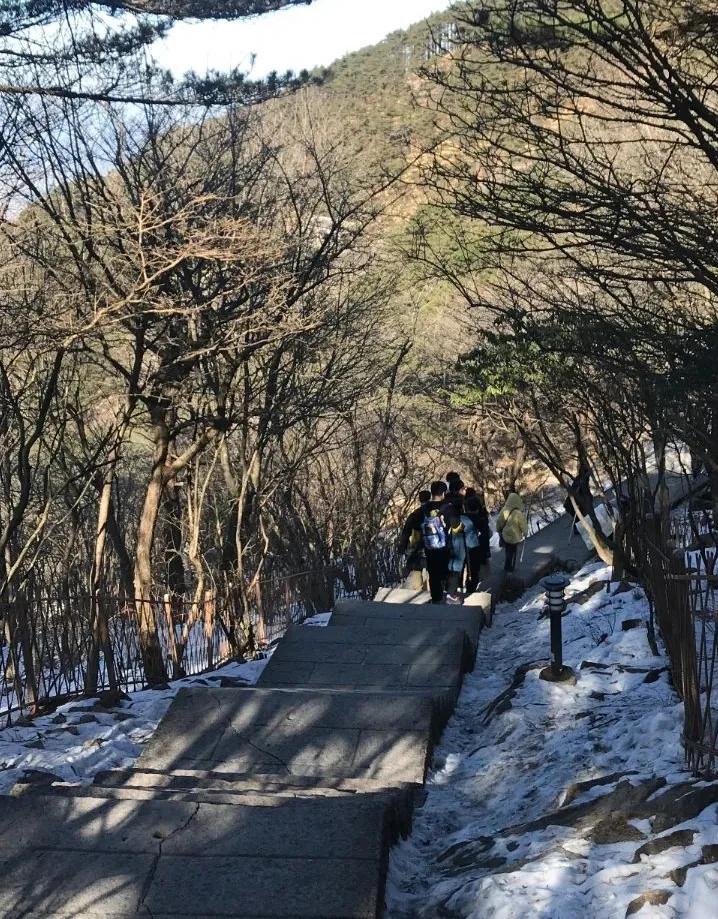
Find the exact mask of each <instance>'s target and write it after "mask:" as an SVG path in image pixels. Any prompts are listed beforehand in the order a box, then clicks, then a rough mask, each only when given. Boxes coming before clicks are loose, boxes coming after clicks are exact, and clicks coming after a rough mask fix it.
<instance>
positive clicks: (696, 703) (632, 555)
mask: <svg viewBox="0 0 718 919" xmlns="http://www.w3.org/2000/svg"><path fill="white" fill-rule="evenodd" d="M631 530H632V532H630V533H626V534H625V541H624V545H623V547H622V554H623V556H624V559H625V560H626V561H627V563H628V565H627V567H628V568H629V569H630V568H632V569H633V570H634V571H635V572H636V573H637V574H638V576H639V579H640V580H641V582H642V583H643V585H644V587H645V589H646V593H647V596H648V599H649V602H650V605H651V624H650V628H651V629H652V628H653V623H654V622H655V624H656V625H657V627H658V629H659V631H660V634H661V637H662V639H663V641H664V643H665V646H666V650H667V652H668V655H669V658H670V661H671V671H672V677H673V684H674V686H675V688H676V691H677V692H678V694H679V695H680V697H681V699H682V701H683V709H684V719H683V745H684V749H685V755H686V763H687V765H688V767H689V768H690V769H691V770H693V771H694V772H695V773H698V774H702V775H706V776H714V775H715V774H716V772H717V770H718V686H717V685H716V676H717V674H716V665H717V664H718V645H717V644H716V628H717V626H718V594H717V590H718V576H716V571H715V569H716V555H717V550H716V534H715V530H714V528H713V520H712V515H711V513H710V511H706V510H700V511H695V510H687V511H686V512H685V513H683V514H682V515H678V516H674V517H673V518H671V520H670V521H669V522H668V523H667V524H666V522H665V521H664V522H663V523H662V522H661V520H660V519H659V518H658V517H654V516H651V515H647V516H646V517H645V518H644V519H643V520H642V521H641V523H640V526H634V527H632V528H631Z"/></svg>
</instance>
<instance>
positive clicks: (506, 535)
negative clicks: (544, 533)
mask: <svg viewBox="0 0 718 919" xmlns="http://www.w3.org/2000/svg"><path fill="white" fill-rule="evenodd" d="M528 531H529V525H528V521H527V520H526V510H525V508H524V502H523V501H522V500H521V498H520V497H519V495H517V494H516V492H514V491H512V492H511V494H510V495H509V496H508V498H507V499H506V504H504V506H503V507H502V508H501V513H500V514H499V517H498V520H497V521H496V532H497V533H498V534H499V536H500V537H501V545H502V546H503V547H504V571H513V570H514V568H515V567H516V551H517V549H518V545H519V543H520V542H522V541H523V540H524V539H525V538H526V535H527V534H528Z"/></svg>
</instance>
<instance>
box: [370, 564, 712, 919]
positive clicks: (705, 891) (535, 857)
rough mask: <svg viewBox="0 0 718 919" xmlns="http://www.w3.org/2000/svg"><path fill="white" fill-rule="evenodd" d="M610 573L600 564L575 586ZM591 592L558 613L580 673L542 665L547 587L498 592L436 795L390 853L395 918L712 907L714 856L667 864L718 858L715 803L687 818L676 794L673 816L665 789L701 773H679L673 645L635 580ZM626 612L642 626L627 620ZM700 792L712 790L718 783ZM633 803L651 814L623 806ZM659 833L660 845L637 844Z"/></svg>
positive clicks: (707, 910) (566, 915)
mask: <svg viewBox="0 0 718 919" xmlns="http://www.w3.org/2000/svg"><path fill="white" fill-rule="evenodd" d="M609 576H610V571H609V569H607V568H606V567H605V566H603V565H602V564H600V563H593V564H591V565H589V566H587V567H585V568H584V569H583V570H582V571H581V572H579V574H578V575H576V576H575V577H574V579H573V582H572V584H571V587H570V588H569V590H568V592H567V595H569V596H570V595H571V594H575V593H578V592H581V591H583V590H585V589H586V588H587V587H588V586H589V584H591V583H592V582H594V581H597V580H604V581H607V580H608V578H609ZM625 586H626V585H624V588H625ZM617 587H618V585H617V584H615V583H614V584H613V585H611V590H612V591H615V590H616V589H617ZM583 599H584V601H585V602H584V603H583V604H582V605H578V604H572V605H570V606H569V609H568V612H567V614H566V615H565V616H564V619H563V629H564V649H565V650H564V662H565V663H567V664H569V665H570V666H572V667H573V668H574V669H575V670H576V671H577V674H578V683H577V685H576V686H570V685H565V684H551V683H547V682H544V681H542V680H540V679H539V669H540V662H541V661H542V660H543V661H545V660H546V659H547V658H548V657H549V650H548V649H549V623H548V620H546V619H540V620H539V619H538V616H539V614H540V613H541V611H542V607H543V595H542V592H541V589H540V588H536V589H534V590H533V591H532V592H530V593H527V594H526V595H524V597H523V598H522V599H521V600H520V601H518V602H517V603H515V604H511V605H509V604H504V605H502V606H500V607H499V608H498V611H497V615H496V617H495V620H494V625H493V627H492V628H491V629H490V630H486V631H484V633H483V634H482V636H481V643H480V650H479V656H478V659H477V663H476V669H475V671H474V673H472V674H470V675H469V676H468V677H467V679H466V681H465V684H464V688H463V691H462V694H461V698H460V701H459V705H458V707H457V710H456V713H455V716H454V718H453V719H452V720H451V722H450V724H449V726H448V728H447V730H446V732H445V735H444V738H443V742H442V744H441V746H440V748H439V749H438V750H437V754H436V758H435V764H434V770H433V772H432V774H431V775H430V777H429V780H428V784H427V789H428V797H427V800H426V803H425V804H424V806H423V807H422V808H421V810H419V811H418V812H417V814H416V817H415V820H414V829H413V832H412V835H411V837H410V838H409V839H408V840H406V841H405V842H403V843H401V844H400V846H398V847H397V848H396V849H395V850H394V852H393V854H392V858H391V866H390V872H389V882H388V903H387V905H388V909H387V915H388V916H390V917H393V919H399V917H402V919H403V917H410V916H411V917H475V919H479V917H480V919H525V917H532V919H533V917H537V919H584V917H586V919H593V917H595V919H604V917H605V919H616V917H621V919H622V917H624V916H625V915H626V914H627V911H628V910H629V908H630V909H631V910H632V913H631V914H634V913H635V914H636V915H639V913H638V908H639V907H640V905H641V903H642V902H643V901H642V900H637V899H636V898H638V897H641V896H643V895H646V894H648V895H649V896H648V899H649V901H651V900H652V901H654V903H653V905H651V903H650V902H648V903H647V905H644V906H643V908H642V909H641V910H640V915H639V919H646V917H649V916H650V917H668V916H671V917H674V916H686V917H690V919H704V917H709V916H710V917H712V919H715V917H718V871H717V870H716V866H715V865H714V864H710V863H708V864H706V865H704V866H697V867H694V868H691V869H690V870H688V871H687V872H685V873H681V872H680V871H679V872H678V873H677V874H675V876H674V877H671V872H673V871H675V869H677V868H680V867H681V866H686V865H688V864H691V863H695V862H696V861H697V860H700V859H701V858H702V859H703V860H707V859H709V858H710V857H712V855H713V854H715V859H714V861H718V850H717V851H716V852H715V853H714V852H713V850H712V848H711V846H713V845H714V844H715V843H718V824H717V822H716V811H717V809H718V805H716V804H712V805H709V806H708V807H703V806H702V805H701V804H699V805H698V806H697V809H698V811H702V812H701V813H693V814H692V819H690V820H689V821H687V823H685V822H684V823H680V820H679V816H680V813H681V807H682V806H683V805H681V804H679V805H676V806H675V807H674V809H675V810H676V813H677V814H678V816H677V817H676V816H674V817H673V818H671V817H670V816H666V813H667V809H670V808H669V804H666V803H665V802H666V800H668V799H669V798H670V800H671V801H672V800H673V798H675V797H677V796H678V792H679V791H680V792H681V794H683V789H682V788H681V786H680V785H679V784H678V783H682V782H687V781H690V780H691V777H690V775H689V774H688V773H686V772H685V771H683V762H682V749H681V743H680V734H681V720H682V706H681V704H680V702H679V700H678V698H677V696H676V694H675V692H674V691H673V689H672V688H671V686H670V684H669V680H668V672H667V669H666V665H667V661H666V659H665V658H664V657H663V656H658V657H656V656H654V655H653V653H652V651H651V648H650V646H649V644H648V641H647V631H646V628H645V622H646V620H647V618H648V604H647V601H646V599H645V597H644V595H643V593H642V591H641V590H640V589H639V588H636V587H630V588H629V589H627V590H626V589H624V590H623V591H622V592H620V593H616V594H608V593H606V590H605V585H601V589H600V590H599V592H597V593H594V594H593V595H592V596H590V597H589V598H586V597H584V598H583ZM630 620H640V623H638V624H636V623H635V622H634V623H631V622H630ZM624 622H625V623H626V626H631V625H633V626H634V627H631V628H628V629H627V630H625V631H624V628H622V626H623V624H624ZM521 668H523V669H521ZM512 685H513V687H514V691H513V692H512V691H509V692H505V691H506V690H507V688H510V687H511V686H512ZM656 777H658V778H656ZM599 778H601V779H603V783H602V784H596V785H593V786H589V787H587V788H583V789H582V788H580V787H578V788H576V787H572V786H575V785H576V783H580V782H589V781H590V780H592V779H599ZM661 786H662V787H661ZM696 788H697V789H699V790H700V789H701V786H700V784H699V785H698V786H695V787H694V786H691V789H690V790H691V793H693V792H694V791H695V789H696ZM673 792H675V794H673ZM700 794H707V795H708V800H709V801H710V800H711V799H715V800H717V801H718V788H717V787H715V786H712V787H708V788H705V787H704V788H703V789H702V791H700ZM661 795H664V796H665V798H662V799H661V801H660V802H658V803H655V804H654V801H658V798H659V797H660V796H661ZM688 798H690V795H688ZM633 799H635V801H634V803H633V804H631V803H630V802H631V801H632V800H633ZM681 800H682V799H681ZM690 800H691V801H692V800H693V799H692V798H691V799H690ZM669 803H670V802H669ZM564 804H566V805H570V807H568V808H567V809H566V810H564V811H561V812H560V813H559V814H558V815H556V814H555V813H552V812H555V811H556V810H557V809H558V808H560V807H561V805H564ZM654 809H655V810H656V811H657V813H658V816H657V817H656V816H655V815H654V814H653V810H654ZM684 809H685V807H684ZM693 810H694V811H695V810H696V807H695V806H694V808H693ZM631 813H636V814H645V816H642V817H641V818H636V819H626V818H625V816H623V815H624V814H628V815H629V817H630V814H631ZM549 815H550V816H549ZM542 818H543V819H542ZM671 819H673V820H674V822H675V824H676V825H670V823H671ZM527 823H528V825H526V824H527ZM559 824H564V825H559ZM666 824H668V826H667V825H666ZM681 828H683V829H684V832H683V834H679V836H678V837H671V834H672V833H673V832H674V831H676V830H680V829H681ZM667 837H670V838H669V839H668V843H671V845H668V844H667V843H666V841H665V840H666V838H667ZM650 840H653V843H652V845H653V846H654V847H655V848H656V849H662V848H663V849H665V851H662V852H659V853H648V854H641V853H640V852H638V850H639V848H640V846H641V845H644V844H645V843H646V842H648V841H650ZM656 840H658V841H656ZM634 859H636V861H635V862H634ZM684 875H685V876H684ZM680 882H682V883H683V886H682V887H681V886H679V883H680ZM661 900H665V901H666V902H665V903H664V904H663V905H661V904H660V902H659V901H661Z"/></svg>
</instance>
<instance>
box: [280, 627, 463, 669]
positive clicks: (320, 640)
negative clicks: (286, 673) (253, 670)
mask: <svg viewBox="0 0 718 919" xmlns="http://www.w3.org/2000/svg"><path fill="white" fill-rule="evenodd" d="M464 634H465V633H464V630H463V629H461V628H458V627H454V628H448V629H447V628H446V626H445V625H443V624H442V625H434V624H431V623H424V624H422V625H419V626H417V625H416V624H414V623H413V622H402V621H398V622H391V621H383V620H380V619H377V621H376V622H374V623H372V624H371V625H367V626H353V625H352V626H333V627H332V628H331V629H326V628H306V627H305V626H302V625H293V626H291V627H290V628H289V629H288V630H287V632H286V633H285V635H284V638H283V639H282V640H281V641H280V642H279V645H278V646H277V649H276V651H275V653H274V656H275V657H276V655H277V651H280V652H281V655H285V654H287V653H292V654H293V653H294V651H293V650H291V649H290V648H289V647H288V646H285V643H286V642H287V641H288V640H289V641H290V642H291V643H296V642H302V643H305V644H307V643H309V642H310V641H311V642H312V643H314V644H315V645H317V646H318V645H321V646H322V647H323V650H324V655H325V656H324V658H323V661H324V662H325V663H327V664H328V663H338V662H342V661H343V662H345V663H356V662H357V661H360V660H362V659H365V660H366V661H367V662H368V663H375V664H380V665H386V664H394V663H397V662H400V661H408V662H409V663H412V662H413V660H412V658H414V659H415V658H416V657H418V656H420V655H424V654H425V653H426V651H427V650H429V651H431V650H432V649H436V650H438V651H440V652H441V653H444V652H445V650H446V648H447V642H449V643H450V645H451V646H452V647H453V645H454V644H456V646H457V647H459V646H461V645H462V644H464ZM338 645H343V646H345V647H344V648H342V649H338V648H337V647H336V646H338ZM393 648H395V649H396V650H391V649H393ZM467 652H468V646H466V647H465V648H464V653H462V658H461V660H462V666H463V669H464V671H465V672H467V671H469V670H471V668H472V666H473V660H472V659H471V656H470V655H469V654H468V653H467Z"/></svg>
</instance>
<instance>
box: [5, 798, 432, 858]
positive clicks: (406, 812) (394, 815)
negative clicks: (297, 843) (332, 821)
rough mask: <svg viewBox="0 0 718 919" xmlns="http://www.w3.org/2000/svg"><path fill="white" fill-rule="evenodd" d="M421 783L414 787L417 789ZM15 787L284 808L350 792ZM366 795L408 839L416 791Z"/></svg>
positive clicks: (394, 834) (390, 830) (393, 835)
mask: <svg viewBox="0 0 718 919" xmlns="http://www.w3.org/2000/svg"><path fill="white" fill-rule="evenodd" d="M417 787H418V786H414V788H417ZM20 789H22V790H18V789H13V791H12V794H13V796H14V797H20V796H22V797H27V796H32V797H43V796H44V797H62V798H96V799H100V798H107V799H108V800H115V801H186V802H187V801H188V802H192V803H198V804H209V805H230V806H233V807H234V806H239V807H264V808H272V807H277V808H281V807H283V806H284V804H285V802H286V800H287V799H293V800H311V799H314V798H324V797H331V798H334V799H335V800H336V799H341V798H342V797H347V794H346V793H344V794H343V795H342V794H337V793H336V792H334V794H329V795H325V794H322V791H323V789H321V788H319V787H317V788H314V789H312V790H311V791H308V790H305V791H298V790H296V789H287V788H285V789H283V790H279V789H277V790H275V791H271V792H264V793H262V792H257V791H238V790H222V789H215V788H204V789H197V788H192V789H182V788H171V787H165V788H162V787H157V788H153V787H139V788H134V787H132V786H122V787H111V786H103V785H95V784H93V785H71V784H68V783H66V782H56V783H54V784H52V785H45V786H43V787H40V786H37V785H26V786H24V788H23V786H20ZM361 794H367V795H371V797H372V798H374V799H376V800H379V801H383V802H384V804H385V805H386V814H385V820H386V830H387V834H388V836H387V838H388V842H389V843H390V844H392V845H393V844H394V843H395V842H397V841H398V840H399V839H400V838H404V839H405V838H406V837H407V836H408V835H409V833H410V832H411V820H412V816H413V811H414V804H415V802H416V794H415V793H409V792H408V791H407V790H406V789H389V788H378V789H373V790H371V791H369V790H365V791H364V792H354V794H353V795H352V797H356V796H357V795H361ZM278 818H279V819H283V812H281V811H280V812H279V814H278Z"/></svg>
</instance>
